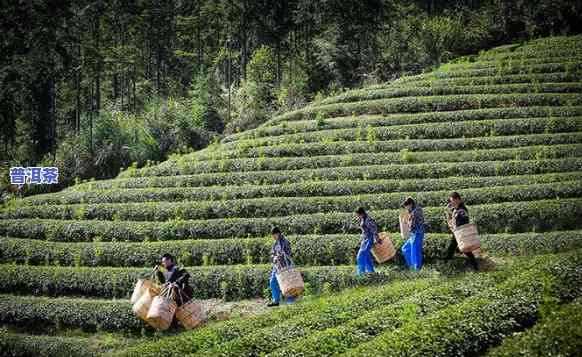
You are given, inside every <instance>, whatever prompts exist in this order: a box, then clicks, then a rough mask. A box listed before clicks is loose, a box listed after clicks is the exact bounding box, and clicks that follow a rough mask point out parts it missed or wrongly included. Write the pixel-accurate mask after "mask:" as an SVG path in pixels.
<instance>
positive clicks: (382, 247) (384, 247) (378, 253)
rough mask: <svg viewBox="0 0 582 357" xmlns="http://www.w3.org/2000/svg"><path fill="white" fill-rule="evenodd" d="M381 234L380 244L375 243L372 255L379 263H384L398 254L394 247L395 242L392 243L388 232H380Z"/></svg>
mask: <svg viewBox="0 0 582 357" xmlns="http://www.w3.org/2000/svg"><path fill="white" fill-rule="evenodd" d="M379 236H380V237H379V239H380V244H374V246H373V247H372V255H373V256H374V258H376V261H377V262H378V263H384V262H386V261H388V260H390V259H392V258H393V257H394V256H395V255H396V249H394V244H392V240H391V239H390V236H389V235H388V233H386V232H380V234H379Z"/></svg>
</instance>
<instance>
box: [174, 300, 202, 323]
mask: <svg viewBox="0 0 582 357" xmlns="http://www.w3.org/2000/svg"><path fill="white" fill-rule="evenodd" d="M180 298H182V297H181V295H180ZM205 318H206V316H205V314H204V310H203V309H202V304H201V303H200V302H199V301H196V300H194V299H192V300H190V301H188V302H186V303H183V304H182V305H181V306H178V308H177V309H176V320H178V322H179V323H180V325H182V326H184V328H185V329H187V330H191V329H193V328H194V327H196V326H198V325H200V324H201V323H202V321H204V319H205Z"/></svg>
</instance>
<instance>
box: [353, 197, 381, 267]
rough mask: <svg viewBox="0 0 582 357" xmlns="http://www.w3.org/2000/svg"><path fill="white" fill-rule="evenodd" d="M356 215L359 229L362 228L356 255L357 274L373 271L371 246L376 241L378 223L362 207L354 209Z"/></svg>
mask: <svg viewBox="0 0 582 357" xmlns="http://www.w3.org/2000/svg"><path fill="white" fill-rule="evenodd" d="M356 216H357V218H358V223H359V226H360V229H361V230H362V240H361V241H360V249H359V250H358V255H357V257H356V263H357V269H356V273H357V275H363V274H365V273H373V272H374V261H373V260H372V247H373V246H374V244H375V243H376V242H377V241H378V225H377V224H376V222H375V221H374V220H373V219H372V218H371V217H370V216H368V214H367V213H366V211H365V210H364V208H363V207H360V208H358V209H357V210H356Z"/></svg>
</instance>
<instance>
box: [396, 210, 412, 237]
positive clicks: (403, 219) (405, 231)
mask: <svg viewBox="0 0 582 357" xmlns="http://www.w3.org/2000/svg"><path fill="white" fill-rule="evenodd" d="M398 220H399V221H400V237H402V239H403V240H407V239H408V238H409V237H410V225H409V223H408V222H409V221H410V213H408V212H402V213H400V216H399V217H398Z"/></svg>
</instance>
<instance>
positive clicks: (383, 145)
mask: <svg viewBox="0 0 582 357" xmlns="http://www.w3.org/2000/svg"><path fill="white" fill-rule="evenodd" d="M557 120H560V119H557ZM516 129H517V128H516ZM374 130H375V129H371V127H368V128H366V129H365V130H362V132H365V133H375V131H374ZM518 130H519V129H518ZM552 130H555V128H552ZM580 142H582V131H576V132H568V133H556V132H554V133H543V134H525V135H504V136H488V137H474V138H472V137H465V138H449V139H439V140H432V139H396V140H386V141H377V140H374V141H367V140H366V141H344V142H310V143H302V144H297V143H289V144H280V145H275V146H265V147H248V148H245V149H231V150H224V151H221V152H220V153H216V154H202V155H196V156H194V158H195V160H197V161H204V160H220V159H235V158H238V159H240V158H272V157H298V156H303V157H305V156H317V155H346V154H358V153H375V152H403V151H404V152H410V151H412V152H416V151H453V150H454V151H463V150H476V149H501V148H507V147H518V146H533V145H558V144H576V143H580Z"/></svg>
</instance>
